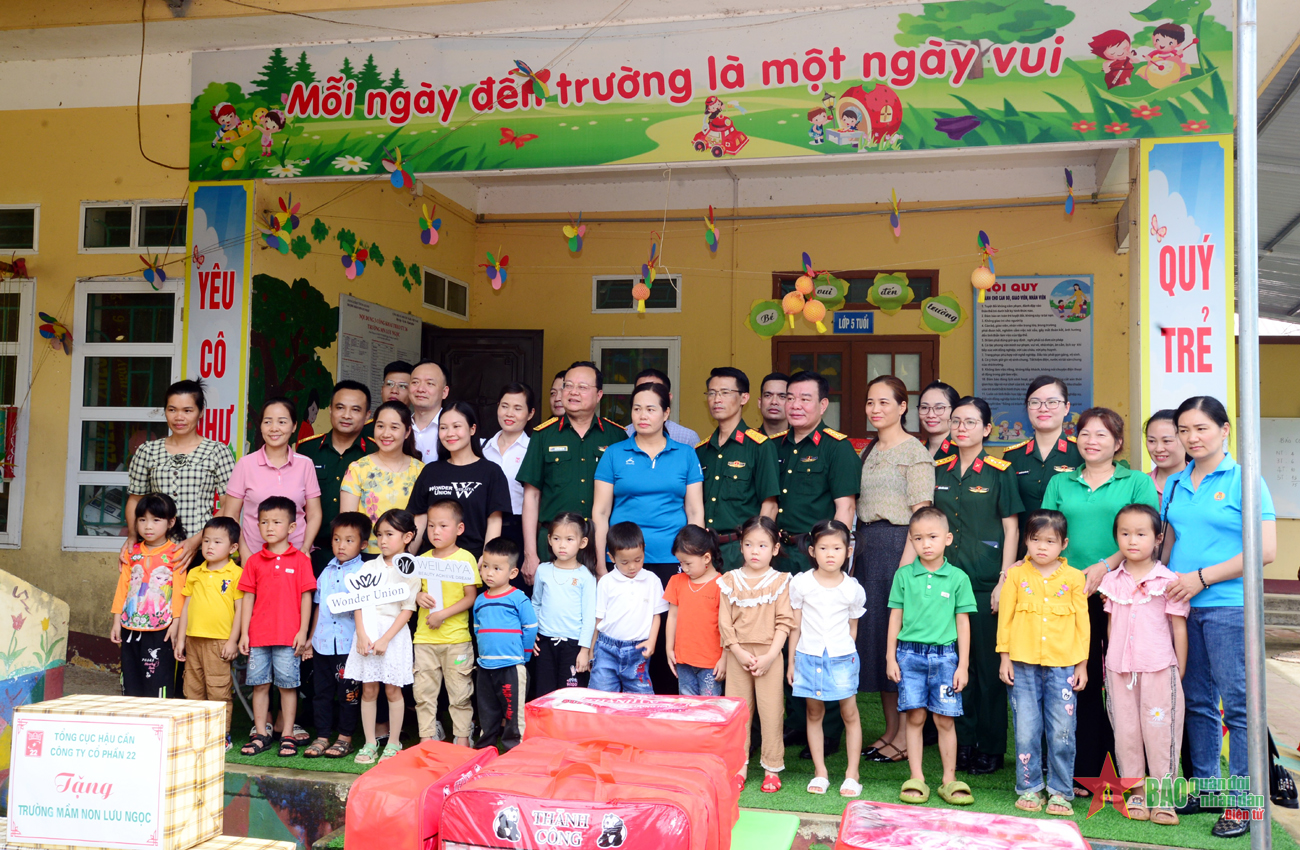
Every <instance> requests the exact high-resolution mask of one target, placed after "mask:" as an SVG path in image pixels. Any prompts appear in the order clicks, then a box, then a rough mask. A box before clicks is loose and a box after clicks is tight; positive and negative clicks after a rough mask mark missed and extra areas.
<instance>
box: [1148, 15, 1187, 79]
mask: <svg viewBox="0 0 1300 850" xmlns="http://www.w3.org/2000/svg"><path fill="white" fill-rule="evenodd" d="M1186 39H1187V31H1186V30H1184V29H1183V26H1182V25H1181V24H1175V23H1172V22H1171V23H1167V24H1161V25H1160V26H1158V27H1156V30H1155V32H1153V33H1152V34H1151V43H1152V44H1153V45H1154V49H1153V50H1152V51H1151V52H1150V53H1148V54H1147V64H1145V65H1143V66H1142V67H1141V68H1139V69H1138V72H1137V75H1138V76H1139V77H1141V78H1142V79H1144V80H1146V81H1147V82H1148V83H1150V84H1151V87H1152V88H1157V89H1163V88H1166V87H1168V86H1172V85H1173V84H1174V83H1176V82H1178V81H1179V80H1181V79H1182V78H1183V77H1186V76H1187V74H1188V70H1187V62H1186V60H1185V59H1184V56H1183V54H1184V53H1186V52H1187V51H1188V50H1189V49H1191V47H1192V45H1193V44H1196V43H1197V41H1198V39H1195V38H1193V39H1192V40H1191V43H1190V44H1187V45H1183V42H1184V41H1185V40H1186Z"/></svg>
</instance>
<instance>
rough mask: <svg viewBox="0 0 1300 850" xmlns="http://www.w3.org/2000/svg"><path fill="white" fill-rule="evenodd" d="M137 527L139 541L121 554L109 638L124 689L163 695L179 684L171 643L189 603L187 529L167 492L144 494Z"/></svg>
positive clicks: (129, 693)
mask: <svg viewBox="0 0 1300 850" xmlns="http://www.w3.org/2000/svg"><path fill="white" fill-rule="evenodd" d="M135 526H136V534H137V536H138V537H139V540H140V542H138V543H136V544H135V545H134V546H132V547H131V548H130V549H129V550H123V552H122V555H121V556H120V563H119V573H118V576H117V592H116V593H115V594H114V595H113V608H112V612H113V613H114V614H115V615H117V616H116V617H115V618H114V619H113V629H112V631H111V632H110V633H109V639H110V640H112V641H113V643H116V644H121V646H122V693H123V694H124V695H126V696H129V697H159V698H163V699H165V698H167V697H169V696H171V690H172V688H173V687H174V686H175V684H176V658H175V651H174V649H173V647H174V646H175V640H176V633H177V631H178V630H179V629H180V624H181V620H180V615H181V609H182V607H183V606H184V604H185V598H184V597H183V596H182V595H181V593H180V588H181V587H183V586H184V585H185V572H186V570H185V564H184V561H183V559H182V550H181V546H180V541H182V540H184V539H185V529H184V528H182V527H181V521H180V520H179V519H178V518H177V517H176V503H175V502H173V501H172V498H171V496H168V495H166V494H165V493H148V494H146V495H144V496H141V497H140V501H139V502H137V503H136V506H135Z"/></svg>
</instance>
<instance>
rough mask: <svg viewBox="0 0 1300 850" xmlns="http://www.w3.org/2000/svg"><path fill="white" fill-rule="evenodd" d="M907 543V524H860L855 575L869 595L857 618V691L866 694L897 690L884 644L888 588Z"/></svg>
mask: <svg viewBox="0 0 1300 850" xmlns="http://www.w3.org/2000/svg"><path fill="white" fill-rule="evenodd" d="M906 546H907V526H905V525H890V524H889V523H887V522H883V521H881V522H869V523H863V522H859V523H858V532H857V541H856V545H855V548H854V552H853V576H854V578H856V579H857V580H858V583H859V584H861V585H862V589H863V590H864V591H866V594H867V606H866V607H867V610H866V613H864V614H863V615H862V619H860V620H858V655H859V657H860V658H861V668H860V670H861V672H860V673H859V675H858V690H859V691H860V692H863V693H880V692H884V693H897V692H898V683H897V682H891V681H889V678H888V677H887V676H886V675H885V643H886V641H887V638H888V637H889V591H890V588H892V587H893V585H894V573H895V572H896V571H897V570H898V562H899V560H900V559H901V558H902V557H903V549H904V548H906Z"/></svg>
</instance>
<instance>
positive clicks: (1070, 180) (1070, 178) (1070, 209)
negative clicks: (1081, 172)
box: [1065, 168, 1074, 215]
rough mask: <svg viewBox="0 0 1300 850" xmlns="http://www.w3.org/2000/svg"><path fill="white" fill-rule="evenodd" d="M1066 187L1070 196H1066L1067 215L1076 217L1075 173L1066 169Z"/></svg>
mask: <svg viewBox="0 0 1300 850" xmlns="http://www.w3.org/2000/svg"><path fill="white" fill-rule="evenodd" d="M1065 187H1066V189H1067V191H1068V194H1066V196H1065V214H1066V215H1074V172H1073V171H1071V170H1070V169H1068V168H1067V169H1065Z"/></svg>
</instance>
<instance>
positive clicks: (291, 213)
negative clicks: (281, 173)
mask: <svg viewBox="0 0 1300 850" xmlns="http://www.w3.org/2000/svg"><path fill="white" fill-rule="evenodd" d="M279 202H280V211H279V212H269V213H267V214H266V215H265V217H264V218H263V222H264V223H258V224H255V226H256V227H257V229H258V230H260V231H261V232H262V241H263V242H265V243H266V247H268V248H271V249H273V250H276V251H279V252H280V253H281V254H287V253H289V236H290V235H291V234H292V233H293V231H294V230H296V229H297V227H298V224H299V222H298V208H299V207H300V206H302V205H301V204H295V203H294V202H293V195H289V200H287V201H286V200H285V199H284V198H280V199H279ZM198 259H199V258H198V257H195V260H196V261H197V260H198Z"/></svg>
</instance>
